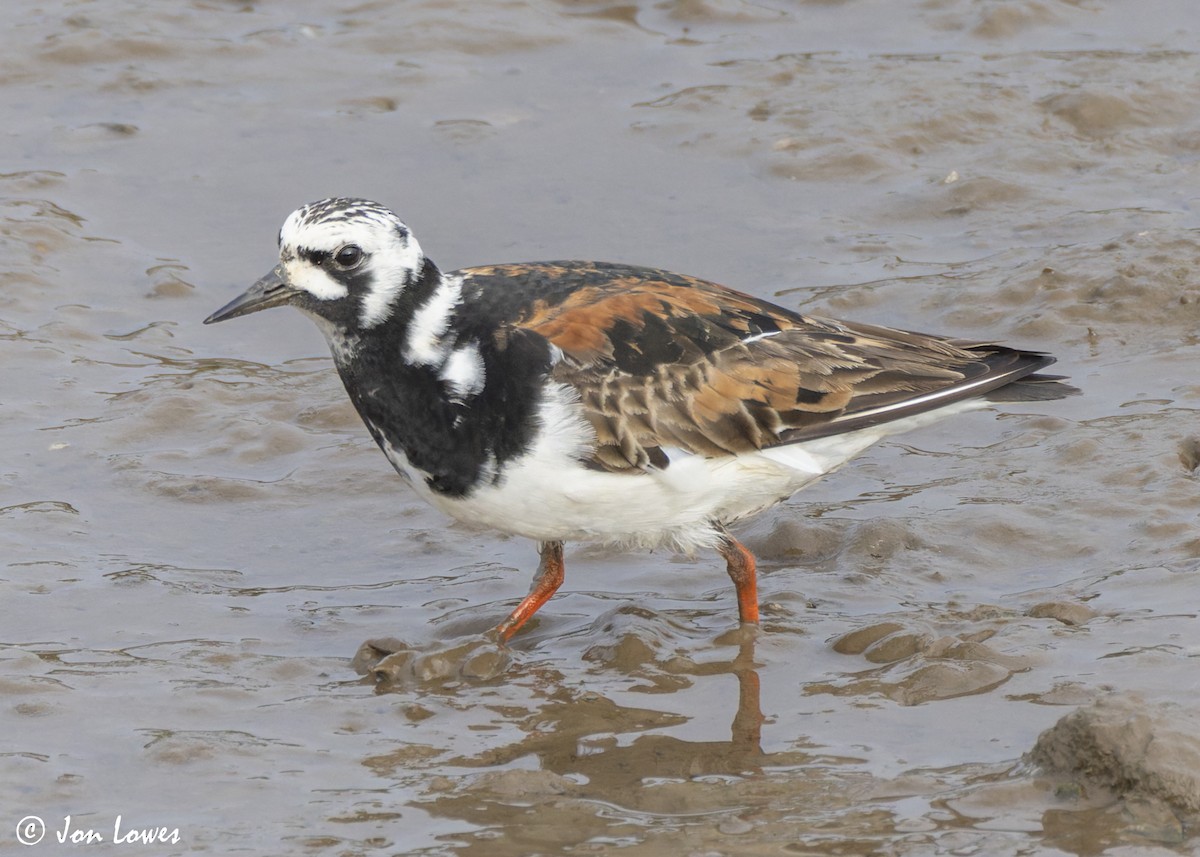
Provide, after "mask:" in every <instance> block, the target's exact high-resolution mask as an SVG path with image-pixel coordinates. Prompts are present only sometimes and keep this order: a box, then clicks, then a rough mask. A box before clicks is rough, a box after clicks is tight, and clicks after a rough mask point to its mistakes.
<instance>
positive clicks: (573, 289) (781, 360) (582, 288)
mask: <svg viewBox="0 0 1200 857" xmlns="http://www.w3.org/2000/svg"><path fill="white" fill-rule="evenodd" d="M462 273H463V274H464V275H465V276H466V277H467V278H469V279H476V280H477V281H478V284H479V285H480V286H483V287H485V289H486V291H489V292H491V291H493V290H506V291H505V292H504V293H503V295H501V294H500V292H499V291H497V292H495V294H496V296H497V300H498V301H504V302H505V303H506V306H508V307H510V308H511V309H510V310H508V312H507V318H505V319H504V323H505V324H506V325H509V326H510V329H511V328H516V329H521V330H526V331H530V332H533V333H536V334H538V335H540V336H542V337H545V339H547V340H548V341H549V342H551V343H552V344H553V345H554V346H555V347H557V348H558V349H559V350H560V351H561V352H562V355H563V357H562V359H561V360H560V361H559V362H558V363H557V364H556V365H555V367H554V369H553V372H552V375H553V377H554V378H555V379H556V380H559V381H561V382H563V383H566V384H570V385H571V386H573V387H575V388H576V389H577V390H578V391H579V396H580V400H581V402H582V404H583V408H584V412H585V414H586V416H587V419H588V420H589V422H590V423H591V425H592V427H593V428H594V429H595V431H596V438H597V449H596V451H595V456H594V461H593V462H592V463H593V464H594V465H596V466H598V467H600V468H602V469H605V470H611V471H632V470H642V469H645V468H648V467H665V466H667V464H668V457H667V455H666V453H665V452H664V449H672V448H674V449H681V450H685V451H687V452H691V453H697V454H701V455H706V456H725V455H731V454H736V453H740V452H746V451H750V450H756V449H763V448H766V447H771V446H776V445H779V444H784V443H794V442H797V441H801V440H806V439H810V438H814V437H821V436H824V435H830V434H836V433H840V432H844V431H851V430H854V429H857V428H864V427H867V426H869V425H874V424H877V423H881V422H886V421H889V420H893V419H898V418H901V417H904V416H908V415H911V414H915V413H920V412H922V411H927V410H932V409H933V408H936V407H941V406H943V405H946V404H950V403H951V402H954V401H957V400H959V399H963V398H967V397H970V396H976V395H982V394H984V393H986V392H988V391H989V390H992V389H995V388H996V387H1000V386H1003V385H1005V384H1007V383H1009V382H1011V381H1014V380H1016V379H1019V378H1022V377H1024V376H1027V375H1029V374H1030V373H1032V372H1034V371H1036V370H1037V369H1038V368H1040V367H1042V366H1045V365H1047V364H1048V363H1051V362H1053V359H1052V358H1050V357H1047V356H1046V355H1042V354H1037V353H1033V352H1025V351H1017V350H1014V349H1010V348H1005V347H1003V346H998V345H992V344H986V343H981V344H973V343H963V342H957V341H952V340H949V339H944V338H941V337H936V336H929V335H926V334H921V333H911V332H906V331H899V330H892V329H890V328H885V327H877V326H873V325H865V324H850V323H841V322H835V321H830V320H827V319H820V318H811V317H806V316H801V315H799V314H797V313H794V312H791V311H789V310H786V309H783V308H781V307H777V306H774V305H772V304H770V303H767V302H765V301H762V300H759V299H757V298H754V297H751V296H749V295H745V294H741V293H739V292H735V291H733V290H731V289H727V288H725V287H723V286H719V285H716V284H715V283H710V282H706V281H704V280H699V279H695V278H692V277H686V276H681V275H678V274H671V273H668V272H665V271H658V270H654V269H649V268H638V267H632V266H624V265H608V264H600V263H592V262H549V263H536V264H522V265H498V266H492V267H489V268H478V269H468V270H466V271H464V272H462ZM501 315H503V313H502V314H501Z"/></svg>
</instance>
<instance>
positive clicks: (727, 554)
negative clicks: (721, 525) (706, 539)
mask: <svg viewBox="0 0 1200 857" xmlns="http://www.w3.org/2000/svg"><path fill="white" fill-rule="evenodd" d="M717 550H718V551H720V553H721V556H723V557H724V558H725V563H726V566H727V570H728V571H729V577H730V579H731V580H732V581H733V588H734V589H736V590H737V600H738V617H739V618H740V619H741V620H742V622H744V623H747V624H752V625H757V624H758V576H757V574H756V573H755V564H754V554H752V553H750V551H749V550H747V549H746V546H745V545H743V544H742V543H741V542H739V541H738V540H737V539H735V538H734V537H733V536H731V535H729V533H726V532H722V534H721V541H720V542H719V543H718V544H717Z"/></svg>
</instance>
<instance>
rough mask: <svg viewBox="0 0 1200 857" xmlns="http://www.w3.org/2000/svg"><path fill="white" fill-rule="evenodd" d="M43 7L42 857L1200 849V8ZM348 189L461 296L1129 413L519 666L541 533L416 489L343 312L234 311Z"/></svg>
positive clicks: (25, 545)
mask: <svg viewBox="0 0 1200 857" xmlns="http://www.w3.org/2000/svg"><path fill="white" fill-rule="evenodd" d="M8 21H9V24H10V26H9V27H7V28H6V29H5V31H4V34H3V35H0V42H2V44H3V49H2V50H0V104H2V105H3V110H4V115H5V117H6V122H5V133H4V143H3V145H0V250H2V251H3V255H2V257H0V349H2V351H3V356H4V366H5V370H6V371H5V373H4V377H3V381H0V403H2V407H0V427H2V431H3V439H4V455H3V458H2V459H0V533H2V538H3V544H4V552H3V557H2V564H0V735H2V736H3V738H2V739H0V851H3V852H4V853H8V851H9V850H11V849H18V850H21V853H31V854H36V853H58V851H61V850H63V849H66V848H69V847H70V845H69V844H67V843H60V842H59V841H58V838H57V837H58V835H59V834H60V833H61V832H63V831H64V828H66V827H68V826H69V827H70V828H71V829H74V830H75V831H87V830H91V831H94V832H95V833H96V834H97V835H98V836H101V837H102V841H98V842H93V844H91V845H89V846H87V848H88V851H87V853H89V854H103V853H130V851H129V849H130V846H128V845H124V846H122V845H118V844H117V843H115V842H114V841H113V839H114V838H115V837H114V823H115V822H116V820H117V817H118V816H120V819H121V820H120V824H121V825H124V827H125V829H126V830H131V829H135V828H136V829H151V828H160V827H165V828H167V829H168V830H174V829H178V831H179V841H177V842H167V843H165V844H162V846H161V850H160V851H158V852H156V853H164V854H185V853H202V852H208V853H217V854H232V853H244V854H264V855H267V854H269V855H280V854H289V855H290V854H302V855H323V854H329V855H359V854H361V855H367V854H430V855H454V854H458V855H483V854H486V855H487V857H503V855H527V854H533V853H541V854H559V853H574V854H578V853H623V854H630V855H658V854H731V855H732V854H736V855H768V854H769V855H781V854H786V855H800V854H812V855H818V854H820V855H846V854H889V855H914V857H915V855H930V854H975V855H1018V854H1031V853H1032V854H1047V855H1058V854H1068V855H1097V854H1112V855H1122V857H1132V855H1137V857H1143V855H1160V854H1163V855H1165V854H1191V853H1195V850H1196V847H1197V842H1198V841H1200V840H1198V839H1197V834H1196V831H1197V817H1196V816H1197V811H1198V806H1200V803H1198V798H1197V792H1196V779H1195V769H1196V764H1194V761H1195V757H1196V754H1197V747H1196V734H1197V732H1196V730H1197V723H1196V722H1195V716H1194V715H1193V713H1192V712H1194V711H1196V710H1198V708H1200V683H1198V682H1197V681H1196V679H1195V674H1196V658H1197V657H1198V656H1200V644H1198V641H1200V619H1198V617H1197V597H1196V593H1197V580H1198V578H1197V573H1198V571H1197V569H1198V567H1200V536H1198V534H1197V520H1198V516H1200V484H1198V482H1197V473H1198V462H1200V423H1198V422H1197V419H1196V416H1197V409H1198V408H1200V382H1198V381H1197V371H1196V367H1197V365H1200V339H1198V336H1197V330H1198V329H1200V280H1198V279H1197V274H1196V271H1197V270H1198V269H1200V222H1198V220H1197V216H1196V206H1197V199H1198V198H1200V194H1198V192H1197V190H1196V188H1197V187H1198V186H1200V185H1198V183H1197V178H1198V170H1200V166H1198V165H1200V144H1198V143H1197V141H1198V140H1200V109H1198V107H1197V101H1196V98H1195V84H1196V75H1195V68H1196V59H1197V54H1196V44H1197V34H1198V29H1200V26H1198V25H1197V24H1196V23H1194V21H1195V14H1194V9H1193V8H1192V5H1191V3H1189V2H1185V0H1152V2H1148V3H1143V4H1136V5H1135V4H1121V3H1113V2H1089V3H1077V2H1065V0H1064V2H1045V0H1039V2H1033V0H1009V2H973V0H944V2H917V0H913V2H908V0H904V2H890V0H889V2H884V0H846V1H845V2H794V3H771V2H766V3H763V2H755V3H749V2H741V0H699V2H697V0H669V2H656V3H633V4H625V5H620V4H618V5H613V4H610V3H605V2H591V1H590V0H584V2H567V0H562V2H544V3H526V2H513V3H503V4H478V3H467V2H459V0H445V2H434V3H386V2H371V0H368V2H356V3H334V4H332V5H330V4H318V3H312V2H305V0H302V2H297V3H288V4H263V3H254V2H244V3H243V2H182V3H177V4H165V5H162V4H154V5H146V4H135V3H130V2H125V0H117V2H113V3H108V4H95V3H83V2H73V0H56V2H51V3H43V4H41V5H40V6H37V7H22V8H20V9H16V10H13V12H12V14H11V15H10V16H9V18H8ZM335 194H341V195H346V194H353V195H362V196H367V197H372V198H376V199H379V200H380V201H381V202H383V203H385V204H388V205H389V206H392V207H394V208H395V209H396V210H397V211H398V212H399V213H400V214H401V216H402V217H403V218H405V220H406V221H407V222H408V223H409V224H410V225H411V226H412V227H413V229H414V231H415V233H416V234H417V235H418V236H420V240H421V242H422V246H423V247H424V249H425V251H426V252H427V253H428V254H429V255H430V256H431V257H432V258H433V259H435V260H436V261H437V262H438V263H439V264H441V265H442V266H443V267H444V268H447V269H452V268H456V267H460V266H465V265H473V264H486V263H498V262H505V261H522V260H535V259H547V258H572V257H574V258H590V259H604V260H611V261H621V262H629V263H635V264H648V265H654V266H658V267H663V268H668V269H673V270H678V271H681V272H684V273H688V274H694V275H697V276H702V277H705V278H708V279H712V280H716V281H718V282H722V283H725V284H727V285H729V286H732V287H734V288H738V289H742V290H744V291H747V292H751V293H753V294H755V295H758V296H761V297H764V298H768V299H771V300H775V301H777V302H780V303H782V304H785V305H787V306H789V307H793V308H796V309H799V310H801V311H804V312H812V313H819V314H823V315H830V316H834V317H845V318H848V319H855V320H860V321H864V322H873V323H882V324H888V325H893V326H897V327H902V328H910V329H915V330H926V331H929V332H934V333H946V334H954V335H959V336H962V337H964V338H970V339H977V340H978V339H997V340H1003V341H1006V342H1011V343H1013V344H1016V345H1019V346H1021V347H1027V348H1033V349H1041V350H1046V351H1049V352H1051V353H1053V354H1055V355H1056V356H1057V357H1058V358H1059V363H1058V364H1057V366H1056V371H1061V372H1062V373H1064V374H1067V375H1069V376H1070V377H1071V378H1072V382H1073V383H1075V384H1076V385H1078V386H1079V387H1080V388H1082V389H1083V391H1084V394H1083V395H1082V396H1079V397H1075V398H1072V399H1069V400H1064V401H1061V402H1042V403H1026V404H1023V405H997V406H996V407H995V408H992V409H988V410H984V411H980V412H977V413H971V414H965V415H962V416H960V417H956V418H954V419H951V420H949V421H945V422H942V423H939V424H936V425H934V426H930V427H928V428H924V429H921V430H920V431H917V432H913V433H911V434H908V435H904V436H900V437H897V438H894V439H892V440H891V441H889V442H888V443H886V444H883V445H880V446H879V447H877V448H875V449H873V450H870V451H869V452H868V453H866V454H864V455H863V456H862V457H860V458H859V459H858V460H856V461H855V462H853V463H852V464H850V465H849V466H847V467H846V468H844V469H843V470H842V471H840V472H839V473H837V474H834V475H832V476H830V477H829V478H827V479H826V480H825V481H823V482H821V483H820V484H817V485H815V486H812V487H811V488H810V489H807V490H806V491H805V492H803V493H802V494H800V495H798V496H797V497H795V498H793V499H792V500H791V501H790V502H788V503H786V504H784V505H782V506H780V507H777V508H776V509H773V510H771V511H770V512H769V513H767V514H765V515H763V516H761V517H760V518H758V519H756V520H754V521H751V522H747V523H746V524H745V525H743V526H742V527H740V528H739V530H738V534H739V536H740V537H741V538H743V539H744V541H745V543H746V544H747V545H748V546H749V547H750V548H751V549H752V550H754V551H755V553H756V554H757V555H758V557H759V558H760V571H761V580H760V593H761V598H762V602H763V623H762V627H761V629H760V630H759V631H758V632H757V633H749V632H747V631H745V630H743V629H739V628H738V627H737V622H736V604H735V600H734V596H733V592H732V588H731V587H730V585H729V583H728V578H727V577H726V575H725V572H724V567H723V563H722V562H721V561H720V559H719V558H717V557H715V556H704V555H698V556H695V557H674V556H671V555H669V554H662V553H655V554H618V553H611V552H606V551H600V550H596V549H593V548H588V547H587V546H581V545H569V546H568V551H567V556H566V567H567V577H566V583H565V585H564V586H563V588H562V590H561V591H560V592H559V593H558V594H557V595H556V596H555V598H554V599H552V601H551V602H550V603H549V604H548V605H547V606H546V607H544V608H543V609H542V611H540V612H539V614H538V615H537V617H536V618H535V619H534V620H533V621H531V622H530V624H529V626H528V627H527V629H525V630H523V631H522V632H521V633H520V634H519V635H517V636H516V637H515V638H514V639H513V640H512V642H511V644H510V645H509V646H507V647H500V646H497V645H496V644H495V643H494V642H493V641H492V640H491V639H490V638H489V637H488V636H487V633H488V631H489V630H490V629H491V628H492V627H494V625H495V624H496V623H497V622H498V621H499V620H500V619H501V618H503V616H505V615H506V614H507V613H508V611H509V610H511V608H512V606H513V604H514V603H515V602H516V601H517V600H518V599H519V598H520V597H521V596H522V595H523V594H524V593H525V591H526V590H527V588H528V585H529V581H530V578H531V575H532V573H533V571H534V569H535V567H536V564H537V555H536V551H535V547H534V546H533V545H531V544H528V543H525V542H522V541H521V540H519V539H509V538H505V537H503V536H500V535H497V534H494V533H489V532H478V531H474V530H471V529H468V528H466V527H463V526H460V525H457V524H452V523H450V522H448V521H446V520H445V519H443V518H441V517H440V516H439V515H437V514H436V513H435V512H433V511H432V510H430V509H428V508H426V507H425V506H424V505H422V504H421V503H420V501H418V500H417V499H416V498H415V497H414V496H412V495H411V494H409V493H407V492H406V491H405V489H404V487H403V485H402V483H401V482H400V480H399V479H397V478H396V477H395V476H394V474H393V473H392V472H391V471H390V468H389V467H388V466H387V463H386V461H385V460H384V459H383V457H382V456H380V455H379V453H378V451H377V450H376V449H375V448H374V447H373V445H372V444H371V441H370V439H369V437H368V436H367V435H366V432H365V431H364V430H363V429H362V427H361V425H360V424H359V423H358V420H357V417H356V416H355V414H354V413H353V410H352V409H351V407H350V406H349V404H348V403H347V402H346V401H345V396H344V393H343V392H342V390H341V387H340V384H339V382H338V380H337V378H336V377H335V376H334V373H333V371H332V367H331V363H330V360H329V359H328V356H327V354H326V353H325V346H324V344H323V342H322V341H321V339H320V336H319V334H318V333H317V332H316V331H315V330H314V329H313V328H312V325H311V324H310V323H309V322H308V321H306V320H305V319H303V318H302V317H300V316H299V314H297V313H286V312H283V311H280V312H277V313H264V314H262V315H259V316H255V317H253V318H248V319H244V320H239V321H238V322H235V323H231V324H228V325H220V326H218V327H215V328H214V327H203V326H202V325H201V324H200V321H201V319H203V318H204V317H205V316H206V315H207V314H208V313H210V312H211V311H212V310H213V309H215V308H216V307H218V306H220V305H221V304H222V303H224V302H225V301H226V300H228V299H229V298H230V297H232V296H233V295H234V294H236V293H237V292H238V291H240V290H241V289H242V288H243V287H244V286H245V285H247V284H248V283H249V282H251V281H253V280H254V279H255V278H257V277H258V276H259V275H260V274H262V273H263V272H265V271H266V270H267V269H269V268H270V266H271V264H272V263H273V256H274V253H275V231H276V230H277V228H278V225H279V223H280V222H281V220H282V218H283V217H284V216H285V215H286V214H287V213H288V212H290V211H291V210H292V209H293V208H295V207H296V206H297V205H299V204H300V203H302V202H305V201H307V200H310V199H316V198H319V197H323V196H328V195H335ZM356 653H357V654H356ZM31 816H34V817H37V818H38V819H40V820H41V821H42V823H43V824H44V825H45V831H44V834H43V838H42V840H41V841H40V842H39V843H38V844H37V845H36V846H35V847H31V848H30V849H28V850H25V849H22V848H21V846H20V844H19V841H20V839H21V837H23V836H25V835H26V827H24V826H22V824H19V822H22V820H23V819H26V818H27V817H31ZM68 816H70V822H67V821H66V819H67V817H68ZM30 824H32V822H30ZM29 830H33V828H29ZM80 847H82V846H80ZM155 847H158V846H155ZM147 853H149V851H148V850H147Z"/></svg>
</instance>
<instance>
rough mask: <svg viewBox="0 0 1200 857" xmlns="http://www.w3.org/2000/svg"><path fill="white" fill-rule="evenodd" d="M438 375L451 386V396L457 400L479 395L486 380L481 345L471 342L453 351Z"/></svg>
mask: <svg viewBox="0 0 1200 857" xmlns="http://www.w3.org/2000/svg"><path fill="white" fill-rule="evenodd" d="M438 377H439V378H441V379H442V380H443V381H445V382H446V383H447V384H448V385H449V386H450V398H452V399H454V400H455V401H458V402H463V401H466V400H467V399H469V398H471V397H472V396H477V395H479V393H480V392H481V391H482V390H483V385H484V381H485V380H486V378H485V374H484V371H483V355H481V354H480V353H479V346H478V345H476V344H475V343H474V342H469V343H467V344H466V345H460V346H459V347H458V348H455V349H454V350H453V351H451V352H450V356H449V357H447V358H446V362H445V363H444V364H443V365H442V369H441V371H440V372H439V373H438Z"/></svg>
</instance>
